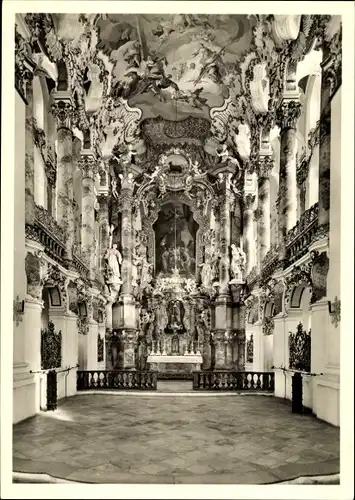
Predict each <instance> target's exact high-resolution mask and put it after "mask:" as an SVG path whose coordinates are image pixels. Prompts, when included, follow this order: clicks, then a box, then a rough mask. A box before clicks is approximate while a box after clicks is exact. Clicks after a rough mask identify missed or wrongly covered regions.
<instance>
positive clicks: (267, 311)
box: [263, 301, 276, 318]
mask: <svg viewBox="0 0 355 500" xmlns="http://www.w3.org/2000/svg"><path fill="white" fill-rule="evenodd" d="M274 316H276V308H275V304H274V302H272V301H269V302H266V304H265V307H264V316H263V317H264V318H273V317H274Z"/></svg>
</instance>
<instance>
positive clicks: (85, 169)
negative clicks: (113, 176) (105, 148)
mask: <svg viewBox="0 0 355 500" xmlns="http://www.w3.org/2000/svg"><path fill="white" fill-rule="evenodd" d="M78 167H79V169H80V170H81V173H82V176H83V179H85V178H88V179H94V177H95V175H96V174H97V173H98V171H99V163H98V161H97V159H96V156H95V153H94V152H93V151H92V150H91V149H84V150H83V151H82V152H81V155H80V158H79V161H78Z"/></svg>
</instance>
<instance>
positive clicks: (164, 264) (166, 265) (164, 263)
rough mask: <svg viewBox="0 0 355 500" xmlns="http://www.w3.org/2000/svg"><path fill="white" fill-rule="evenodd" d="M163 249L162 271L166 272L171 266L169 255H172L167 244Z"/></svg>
mask: <svg viewBox="0 0 355 500" xmlns="http://www.w3.org/2000/svg"><path fill="white" fill-rule="evenodd" d="M162 249H163V251H162V253H161V267H162V271H163V272H164V273H166V272H168V268H169V257H170V252H169V249H168V248H167V247H165V246H163V247H162Z"/></svg>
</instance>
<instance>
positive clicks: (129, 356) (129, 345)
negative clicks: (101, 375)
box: [122, 329, 138, 370]
mask: <svg viewBox="0 0 355 500" xmlns="http://www.w3.org/2000/svg"><path fill="white" fill-rule="evenodd" d="M137 340H138V339H137V331H136V330H135V329H132V330H126V329H125V330H122V342H123V369H124V370H135V369H136V346H137Z"/></svg>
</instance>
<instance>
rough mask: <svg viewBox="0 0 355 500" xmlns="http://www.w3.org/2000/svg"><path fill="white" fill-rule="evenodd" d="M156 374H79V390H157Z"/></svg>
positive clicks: (109, 372) (80, 372) (118, 371)
mask: <svg viewBox="0 0 355 500" xmlns="http://www.w3.org/2000/svg"><path fill="white" fill-rule="evenodd" d="M156 388H157V373H156V372H152V371H149V372H138V371H136V372H135V371H128V370H117V371H109V370H93V371H78V372H77V390H78V391H88V390H105V389H111V390H112V389H113V390H126V391H127V390H156Z"/></svg>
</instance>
